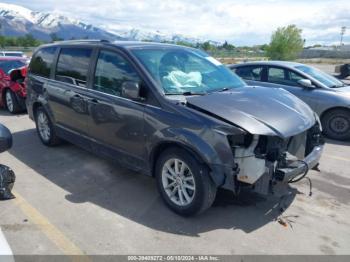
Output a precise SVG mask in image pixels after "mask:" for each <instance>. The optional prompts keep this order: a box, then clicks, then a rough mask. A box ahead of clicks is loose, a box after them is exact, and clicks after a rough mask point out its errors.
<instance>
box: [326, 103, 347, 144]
mask: <svg viewBox="0 0 350 262" xmlns="http://www.w3.org/2000/svg"><path fill="white" fill-rule="evenodd" d="M322 127H323V131H324V134H325V135H326V136H327V137H329V138H331V139H335V140H349V139H350V111H349V110H344V109H334V110H331V111H329V112H327V113H326V114H325V115H324V116H323V117H322Z"/></svg>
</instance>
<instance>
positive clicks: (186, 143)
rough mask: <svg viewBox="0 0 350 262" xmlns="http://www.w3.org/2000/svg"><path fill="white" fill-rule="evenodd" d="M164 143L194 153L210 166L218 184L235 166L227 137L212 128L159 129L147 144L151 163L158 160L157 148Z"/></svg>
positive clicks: (218, 184) (214, 179) (213, 177)
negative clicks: (194, 129) (193, 129)
mask: <svg viewBox="0 0 350 262" xmlns="http://www.w3.org/2000/svg"><path fill="white" fill-rule="evenodd" d="M199 134H200V135H199ZM164 145H165V146H168V145H177V146H180V147H182V148H185V149H187V150H189V151H191V152H192V153H194V154H195V156H196V157H197V158H198V160H199V161H201V162H202V163H203V164H205V165H207V166H208V167H209V169H210V174H211V177H212V179H213V181H214V182H215V184H216V185H217V186H220V185H223V184H224V182H225V177H226V175H228V172H230V170H232V168H233V155H232V151H231V149H230V147H229V144H228V141H227V137H226V136H225V135H223V134H220V133H216V132H214V131H213V130H211V129H206V128H203V129H201V130H196V131H191V130H187V129H181V128H171V127H169V128H165V129H163V130H158V131H157V132H155V133H154V134H153V136H152V137H150V139H149V141H148V144H147V150H148V154H149V155H150V156H151V160H150V163H153V162H154V161H155V160H156V159H155V154H156V152H157V150H158V149H159V148H160V147H163V146H164Z"/></svg>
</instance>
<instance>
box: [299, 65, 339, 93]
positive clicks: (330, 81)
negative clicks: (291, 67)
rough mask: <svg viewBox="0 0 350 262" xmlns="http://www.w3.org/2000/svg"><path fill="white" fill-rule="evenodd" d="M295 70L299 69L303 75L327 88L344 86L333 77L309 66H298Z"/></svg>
mask: <svg viewBox="0 0 350 262" xmlns="http://www.w3.org/2000/svg"><path fill="white" fill-rule="evenodd" d="M295 68H296V69H299V70H300V71H302V72H304V73H305V74H308V75H309V76H311V77H313V78H315V79H316V80H318V81H320V82H321V83H322V84H324V85H325V86H327V87H329V88H337V87H343V86H345V84H344V83H343V82H341V81H340V80H338V79H336V78H335V77H333V76H331V75H328V74H326V73H324V72H322V71H321V70H318V69H316V68H314V67H311V66H306V65H300V66H299V65H298V66H296V67H295Z"/></svg>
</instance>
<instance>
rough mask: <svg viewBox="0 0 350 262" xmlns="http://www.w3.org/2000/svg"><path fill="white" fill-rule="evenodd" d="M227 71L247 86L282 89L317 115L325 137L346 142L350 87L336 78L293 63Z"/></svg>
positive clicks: (251, 65)
mask: <svg viewBox="0 0 350 262" xmlns="http://www.w3.org/2000/svg"><path fill="white" fill-rule="evenodd" d="M229 67H230V68H231V69H232V70H233V71H234V72H235V73H236V74H237V75H239V76H240V77H241V78H243V79H244V81H246V82H247V83H248V84H249V85H259V86H265V87H270V88H283V89H286V90H287V91H289V92H291V93H292V94H293V95H295V96H297V97H299V98H300V99H301V100H303V101H304V102H305V103H307V104H308V105H309V106H310V107H311V108H312V109H313V110H314V111H315V112H316V113H317V114H318V115H319V117H320V119H321V122H322V127H323V131H324V134H325V135H326V136H328V137H329V138H332V139H336V140H348V139H350V86H347V85H345V84H344V83H343V82H341V81H340V80H338V79H337V78H335V77H333V76H331V75H329V74H326V73H324V72H322V71H320V70H318V69H316V68H314V67H311V66H308V65H304V64H300V63H294V62H282V61H262V62H249V63H244V64H237V65H230V66H229Z"/></svg>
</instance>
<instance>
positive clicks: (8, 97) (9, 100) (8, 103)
mask: <svg viewBox="0 0 350 262" xmlns="http://www.w3.org/2000/svg"><path fill="white" fill-rule="evenodd" d="M5 98H6V106H7V109H8V110H9V111H10V112H12V111H13V101H12V96H11V91H7V92H6V94H5Z"/></svg>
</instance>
